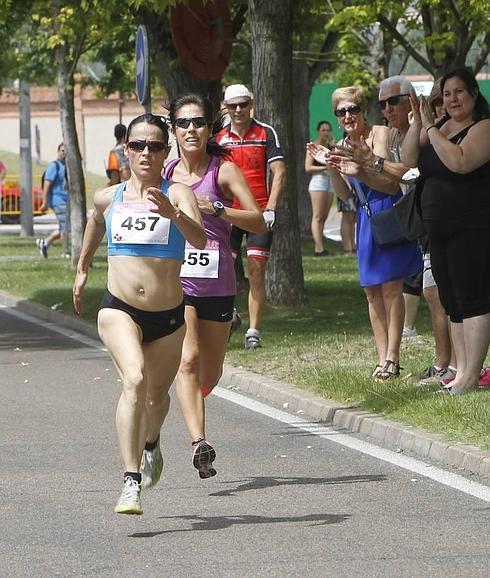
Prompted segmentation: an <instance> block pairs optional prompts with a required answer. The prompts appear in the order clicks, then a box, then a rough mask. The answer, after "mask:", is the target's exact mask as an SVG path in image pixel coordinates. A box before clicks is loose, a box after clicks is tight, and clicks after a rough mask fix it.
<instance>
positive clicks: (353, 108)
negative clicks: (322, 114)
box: [335, 106, 361, 117]
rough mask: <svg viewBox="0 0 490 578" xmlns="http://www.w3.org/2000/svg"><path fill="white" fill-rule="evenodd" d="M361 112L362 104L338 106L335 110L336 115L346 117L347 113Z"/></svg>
mask: <svg viewBox="0 0 490 578" xmlns="http://www.w3.org/2000/svg"><path fill="white" fill-rule="evenodd" d="M360 112H361V107H360V106H348V107H347V108H337V109H336V110H335V116H341V117H344V116H345V115H346V114H347V113H349V114H359V113H360Z"/></svg>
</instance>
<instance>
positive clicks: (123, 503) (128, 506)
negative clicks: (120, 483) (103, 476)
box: [114, 476, 143, 515]
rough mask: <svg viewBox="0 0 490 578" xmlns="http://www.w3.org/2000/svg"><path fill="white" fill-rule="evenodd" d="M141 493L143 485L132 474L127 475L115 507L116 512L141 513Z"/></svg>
mask: <svg viewBox="0 0 490 578" xmlns="http://www.w3.org/2000/svg"><path fill="white" fill-rule="evenodd" d="M140 493H141V485H140V484H138V482H137V481H136V480H135V479H134V478H132V477H131V476H126V477H125V478H124V488H123V491H122V494H121V497H120V498H119V500H118V501H117V504H116V507H115V508H114V511H115V512H116V514H137V515H141V514H142V513H143V510H142V509H141V498H140Z"/></svg>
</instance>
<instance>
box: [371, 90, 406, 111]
mask: <svg viewBox="0 0 490 578" xmlns="http://www.w3.org/2000/svg"><path fill="white" fill-rule="evenodd" d="M402 96H410V95H409V94H396V95H395V96H390V97H389V98H386V99H384V100H378V106H379V108H380V109H381V110H383V109H384V107H385V106H386V103H388V104H389V105H390V106H396V105H397V104H400V98H401V97H402Z"/></svg>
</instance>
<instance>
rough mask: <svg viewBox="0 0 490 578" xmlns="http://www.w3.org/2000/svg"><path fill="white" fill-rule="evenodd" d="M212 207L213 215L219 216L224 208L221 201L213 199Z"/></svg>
mask: <svg viewBox="0 0 490 578" xmlns="http://www.w3.org/2000/svg"><path fill="white" fill-rule="evenodd" d="M213 209H214V213H213V217H219V216H220V215H221V213H222V212H223V211H224V210H225V206H224V205H223V203H222V202H221V201H214V202H213Z"/></svg>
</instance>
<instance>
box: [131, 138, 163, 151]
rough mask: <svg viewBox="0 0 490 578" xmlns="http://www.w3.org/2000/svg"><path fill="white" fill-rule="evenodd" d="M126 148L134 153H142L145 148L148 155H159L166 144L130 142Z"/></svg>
mask: <svg viewBox="0 0 490 578" xmlns="http://www.w3.org/2000/svg"><path fill="white" fill-rule="evenodd" d="M127 147H128V149H129V150H132V151H134V152H136V153H142V152H143V151H144V150H145V148H146V147H148V151H149V152H150V153H161V152H162V151H163V150H165V149H166V148H167V143H164V142H162V141H160V140H130V141H129V142H128V144H127Z"/></svg>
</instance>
